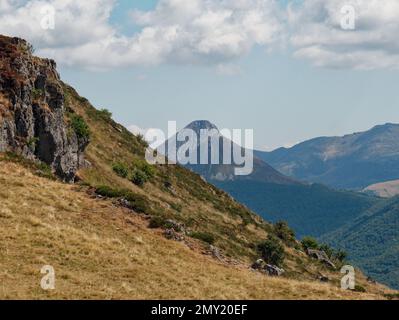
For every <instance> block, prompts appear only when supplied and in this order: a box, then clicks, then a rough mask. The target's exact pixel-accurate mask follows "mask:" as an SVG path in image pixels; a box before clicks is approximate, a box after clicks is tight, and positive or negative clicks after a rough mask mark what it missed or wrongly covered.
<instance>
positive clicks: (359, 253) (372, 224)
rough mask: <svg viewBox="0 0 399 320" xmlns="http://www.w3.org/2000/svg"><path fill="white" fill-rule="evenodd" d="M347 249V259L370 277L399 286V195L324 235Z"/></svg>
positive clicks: (330, 241)
mask: <svg viewBox="0 0 399 320" xmlns="http://www.w3.org/2000/svg"><path fill="white" fill-rule="evenodd" d="M323 240H325V241H327V242H329V243H331V244H332V245H334V246H335V247H339V248H343V249H345V250H346V251H347V252H349V253H350V260H351V261H353V262H354V263H355V264H356V265H358V266H360V267H362V268H363V270H365V271H366V272H367V274H369V275H370V276H372V277H373V278H375V279H376V280H379V281H382V282H383V283H386V284H388V285H390V286H392V287H395V288H399V197H395V198H392V199H389V200H386V201H384V202H381V203H379V204H378V205H376V206H374V207H373V208H372V209H370V210H368V211H366V213H365V214H363V215H361V216H359V217H358V218H356V219H355V220H353V221H351V222H350V223H348V224H346V225H345V226H343V227H341V228H339V229H338V230H336V231H335V232H332V233H330V234H328V235H326V236H324V237H323Z"/></svg>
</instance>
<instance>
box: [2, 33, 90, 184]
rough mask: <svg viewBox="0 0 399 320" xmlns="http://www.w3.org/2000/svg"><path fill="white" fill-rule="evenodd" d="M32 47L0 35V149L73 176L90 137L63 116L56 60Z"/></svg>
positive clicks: (65, 176)
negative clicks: (75, 129) (41, 162)
mask: <svg viewBox="0 0 399 320" xmlns="http://www.w3.org/2000/svg"><path fill="white" fill-rule="evenodd" d="M32 51H33V50H32V47H31V45H30V44H29V43H27V42H26V41H25V40H22V39H19V38H9V37H5V36H1V35H0V152H6V151H11V152H15V153H18V154H21V155H23V156H24V157H26V158H28V159H32V160H35V159H36V160H40V161H43V162H45V163H46V164H48V165H49V166H51V168H52V169H53V170H54V172H55V173H56V174H57V175H58V176H59V177H61V178H62V179H63V180H65V181H73V180H74V178H75V174H76V172H77V170H78V169H79V166H80V164H81V163H82V162H83V151H84V149H85V148H86V146H87V144H88V139H87V138H82V137H79V136H78V135H77V134H76V133H75V132H74V130H73V129H72V128H71V127H70V126H69V124H68V121H67V120H66V111H65V106H64V92H63V87H62V82H61V80H60V77H59V74H58V73H57V70H56V63H55V62H54V61H53V60H49V59H40V58H38V57H35V56H33V55H32Z"/></svg>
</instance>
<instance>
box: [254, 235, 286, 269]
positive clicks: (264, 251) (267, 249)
mask: <svg viewBox="0 0 399 320" xmlns="http://www.w3.org/2000/svg"><path fill="white" fill-rule="evenodd" d="M257 249H258V251H259V253H260V254H261V256H262V259H263V260H265V261H266V262H267V263H269V264H273V265H276V266H281V265H282V264H283V263H284V259H285V251H284V246H283V245H282V244H281V242H280V240H279V239H278V238H276V237H274V236H272V235H269V237H268V238H267V240H266V241H264V242H262V243H260V244H258V247H257Z"/></svg>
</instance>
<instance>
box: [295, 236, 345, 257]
mask: <svg viewBox="0 0 399 320" xmlns="http://www.w3.org/2000/svg"><path fill="white" fill-rule="evenodd" d="M301 243H302V247H303V249H304V250H305V251H307V250H308V249H313V250H320V251H324V252H325V253H326V255H327V256H328V258H329V259H331V260H334V261H335V262H338V263H343V262H344V261H345V259H346V258H347V256H348V254H347V253H346V252H345V251H344V250H341V249H338V250H335V249H334V248H332V247H331V246H330V245H328V244H324V243H323V244H319V243H318V242H317V240H316V239H315V238H313V237H304V238H303V239H302V242H301Z"/></svg>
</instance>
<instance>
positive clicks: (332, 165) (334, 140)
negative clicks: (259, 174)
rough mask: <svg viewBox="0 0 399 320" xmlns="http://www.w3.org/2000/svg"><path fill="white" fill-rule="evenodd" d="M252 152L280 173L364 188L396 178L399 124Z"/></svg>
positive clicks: (379, 126) (398, 159)
mask: <svg viewBox="0 0 399 320" xmlns="http://www.w3.org/2000/svg"><path fill="white" fill-rule="evenodd" d="M255 154H256V155H257V156H258V157H259V158H261V159H262V160H264V161H266V162H268V163H269V164H270V165H272V166H273V167H274V168H276V169H277V170H278V171H280V172H281V173H283V174H285V175H287V176H290V177H293V178H294V179H298V180H305V181H309V182H316V183H323V184H326V185H328V186H331V187H334V188H342V189H359V190H360V189H363V188H366V187H367V186H369V185H372V184H375V183H380V182H385V181H389V180H396V179H399V124H393V123H387V124H385V125H378V126H375V127H374V128H372V129H370V130H368V131H365V132H360V133H354V134H349V135H345V136H342V137H319V138H315V139H312V140H308V141H305V142H302V143H300V144H297V145H295V146H293V147H292V148H288V149H287V148H280V149H277V150H275V151H272V152H262V151H256V152H255Z"/></svg>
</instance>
